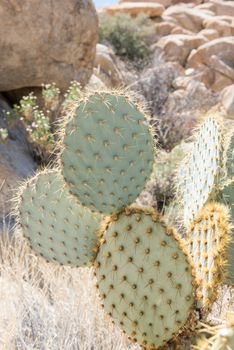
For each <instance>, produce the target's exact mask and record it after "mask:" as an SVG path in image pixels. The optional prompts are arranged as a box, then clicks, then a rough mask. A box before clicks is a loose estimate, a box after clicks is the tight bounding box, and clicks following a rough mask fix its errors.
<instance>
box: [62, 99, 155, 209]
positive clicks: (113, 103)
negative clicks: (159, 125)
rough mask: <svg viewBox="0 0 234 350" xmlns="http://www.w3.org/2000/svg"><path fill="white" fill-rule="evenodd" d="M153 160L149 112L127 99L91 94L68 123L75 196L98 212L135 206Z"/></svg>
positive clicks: (65, 169) (67, 163) (65, 159)
mask: <svg viewBox="0 0 234 350" xmlns="http://www.w3.org/2000/svg"><path fill="white" fill-rule="evenodd" d="M153 158H154V148H153V138H152V135H151V133H150V130H149V127H148V126H147V122H146V120H145V117H144V114H143V112H141V111H140V110H138V108H136V107H135V106H134V104H133V103H132V102H131V101H130V100H129V99H128V98H127V97H125V96H124V95H121V94H116V95H115V94H110V93H94V94H91V95H89V96H87V97H86V99H85V100H84V101H83V102H81V103H80V104H79V106H78V108H77V110H76V112H75V113H73V115H72V117H70V118H69V119H68V121H67V122H66V124H65V131H64V135H63V147H62V152H61V166H62V173H63V176H64V179H65V181H66V183H67V184H68V186H69V189H70V191H71V193H72V194H74V195H76V196H77V197H78V198H79V201H80V202H81V203H82V204H83V205H84V206H87V207H89V208H91V209H92V210H94V211H95V210H96V211H99V212H101V213H108V214H111V213H114V212H117V211H118V210H119V209H121V208H123V207H125V206H126V205H128V204H131V203H132V202H133V201H134V200H135V199H136V198H137V197H138V195H139V194H140V192H141V191H142V189H143V188H144V185H145V182H146V180H147V179H148V177H149V176H150V174H151V172H152V166H153Z"/></svg>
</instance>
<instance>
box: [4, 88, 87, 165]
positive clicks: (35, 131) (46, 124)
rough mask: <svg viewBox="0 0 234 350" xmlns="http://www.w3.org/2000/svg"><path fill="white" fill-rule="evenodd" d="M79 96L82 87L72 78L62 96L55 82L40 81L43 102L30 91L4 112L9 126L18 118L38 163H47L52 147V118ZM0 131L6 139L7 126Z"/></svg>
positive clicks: (53, 143)
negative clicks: (41, 82) (44, 82)
mask: <svg viewBox="0 0 234 350" xmlns="http://www.w3.org/2000/svg"><path fill="white" fill-rule="evenodd" d="M80 95H81V86H80V84H79V83H78V82H77V81H72V82H71V85H70V87H69V89H68V91H67V93H66V94H65V95H64V96H63V97H61V92H60V90H59V88H58V87H57V86H56V84H55V83H52V84H42V102H41V103H40V105H41V106H40V107H39V102H38V99H37V97H36V96H35V95H34V93H33V92H30V93H29V95H27V96H24V97H22V99H21V100H20V101H19V104H15V105H14V107H13V110H12V111H8V112H6V116H7V122H8V126H9V127H10V126H12V125H13V124H14V123H15V122H16V121H17V120H21V122H22V123H23V124H24V126H25V129H26V132H27V139H28V142H29V144H30V145H31V150H32V153H33V155H34V156H35V158H36V159H37V160H38V161H39V163H48V161H49V158H50V156H51V153H52V152H53V150H54V145H55V137H54V134H53V121H54V120H55V118H56V116H57V115H58V114H60V113H61V112H62V113H64V112H65V110H66V108H67V106H68V104H69V103H70V102H73V101H76V100H77V99H78V98H79V97H80ZM4 130H5V131H2V133H1V134H2V136H1V137H0V138H1V139H3V140H5V138H4V137H5V133H6V131H7V129H4Z"/></svg>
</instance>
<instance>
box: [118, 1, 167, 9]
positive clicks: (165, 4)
mask: <svg viewBox="0 0 234 350" xmlns="http://www.w3.org/2000/svg"><path fill="white" fill-rule="evenodd" d="M124 2H134V3H136V2H144V3H145V2H146V3H147V2H149V0H120V1H119V3H120V4H121V3H124ZM150 2H153V3H156V4H161V5H163V6H164V7H169V6H171V4H172V0H150Z"/></svg>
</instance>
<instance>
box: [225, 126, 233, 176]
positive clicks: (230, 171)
mask: <svg viewBox="0 0 234 350" xmlns="http://www.w3.org/2000/svg"><path fill="white" fill-rule="evenodd" d="M226 154H227V155H226V156H227V160H226V170H227V180H229V181H230V180H234V131H232V132H231V135H230V136H229V142H228V147H227V151H226Z"/></svg>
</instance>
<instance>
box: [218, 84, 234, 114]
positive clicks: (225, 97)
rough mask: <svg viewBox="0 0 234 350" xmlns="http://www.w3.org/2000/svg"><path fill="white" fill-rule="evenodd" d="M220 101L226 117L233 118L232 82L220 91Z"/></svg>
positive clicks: (233, 89)
mask: <svg viewBox="0 0 234 350" xmlns="http://www.w3.org/2000/svg"><path fill="white" fill-rule="evenodd" d="M220 103H221V106H222V107H223V109H224V111H225V115H226V117H228V118H231V119H233V120H234V84H233V85H230V86H227V87H226V88H225V89H223V90H222V91H221V93H220Z"/></svg>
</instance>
